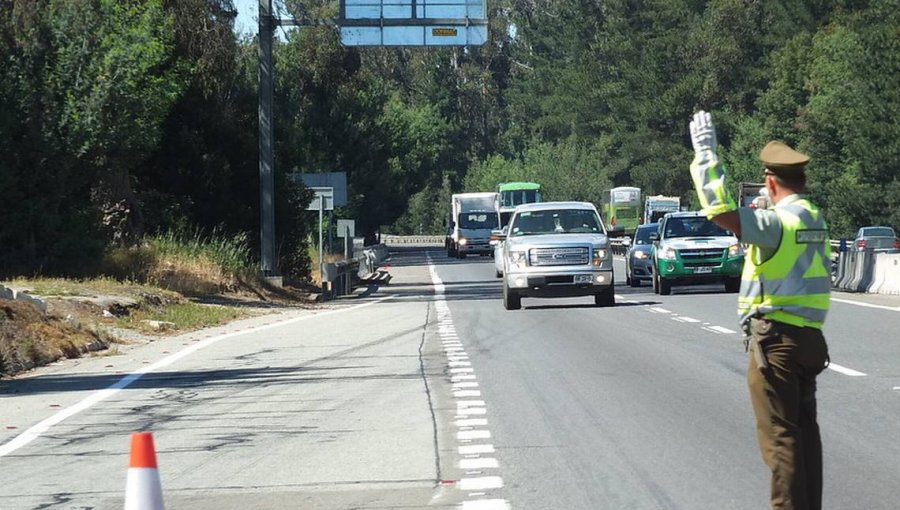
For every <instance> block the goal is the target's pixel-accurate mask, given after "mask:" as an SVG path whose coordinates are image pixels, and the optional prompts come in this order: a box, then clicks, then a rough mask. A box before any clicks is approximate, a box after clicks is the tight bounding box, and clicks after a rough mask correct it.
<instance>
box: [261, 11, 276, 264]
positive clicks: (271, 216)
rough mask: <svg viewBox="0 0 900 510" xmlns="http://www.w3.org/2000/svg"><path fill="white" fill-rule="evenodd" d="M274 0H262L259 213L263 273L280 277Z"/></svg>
mask: <svg viewBox="0 0 900 510" xmlns="http://www.w3.org/2000/svg"><path fill="white" fill-rule="evenodd" d="M274 31H275V23H274V20H273V18H272V0H259V212H260V243H261V244H260V273H261V274H262V276H263V278H270V279H272V280H274V279H277V278H276V276H277V274H278V269H277V265H276V263H275V168H274V166H275V156H274V147H273V140H274V134H275V126H274V122H273V116H272V110H273V106H272V100H273V99H272V98H273V95H274V94H273V89H274V80H273V79H272V72H273V65H272V38H273V32H274Z"/></svg>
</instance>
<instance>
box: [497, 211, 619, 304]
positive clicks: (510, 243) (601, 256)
mask: <svg viewBox="0 0 900 510" xmlns="http://www.w3.org/2000/svg"><path fill="white" fill-rule="evenodd" d="M502 254H503V306H504V307H505V308H506V309H507V310H517V309H519V308H521V307H522V298H523V297H575V296H594V303H595V304H596V305H598V306H613V305H614V304H615V288H614V286H613V258H612V253H610V250H609V238H608V237H607V236H606V231H605V230H604V227H603V222H602V221H601V220H600V214H599V213H598V212H597V208H596V207H594V205H593V204H591V203H588V202H543V203H538V204H527V205H521V206H519V207H517V208H516V211H515V213H514V214H513V217H512V219H511V220H510V222H509V227H508V229H507V231H506V236H505V240H504V242H503V251H502Z"/></svg>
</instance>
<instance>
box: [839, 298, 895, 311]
mask: <svg viewBox="0 0 900 510" xmlns="http://www.w3.org/2000/svg"><path fill="white" fill-rule="evenodd" d="M831 300H832V301H837V302H838V303H844V304H848V305H855V306H864V307H866V308H878V309H879V310H890V311H892V312H900V306H885V305H873V304H872V303H863V302H862V301H851V300H849V299H839V298H835V297H833V298H831Z"/></svg>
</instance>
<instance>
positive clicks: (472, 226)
mask: <svg viewBox="0 0 900 510" xmlns="http://www.w3.org/2000/svg"><path fill="white" fill-rule="evenodd" d="M498 221H499V220H498V219H497V215H496V214H494V213H487V212H479V213H462V214H460V215H459V228H464V229H467V230H485V229H486V230H495V229H497V227H498V226H499V224H498Z"/></svg>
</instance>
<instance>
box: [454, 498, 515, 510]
mask: <svg viewBox="0 0 900 510" xmlns="http://www.w3.org/2000/svg"><path fill="white" fill-rule="evenodd" d="M509 508H510V506H509V503H507V502H506V500H505V499H476V500H474V501H466V502H465V503H463V504H462V510H509Z"/></svg>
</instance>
